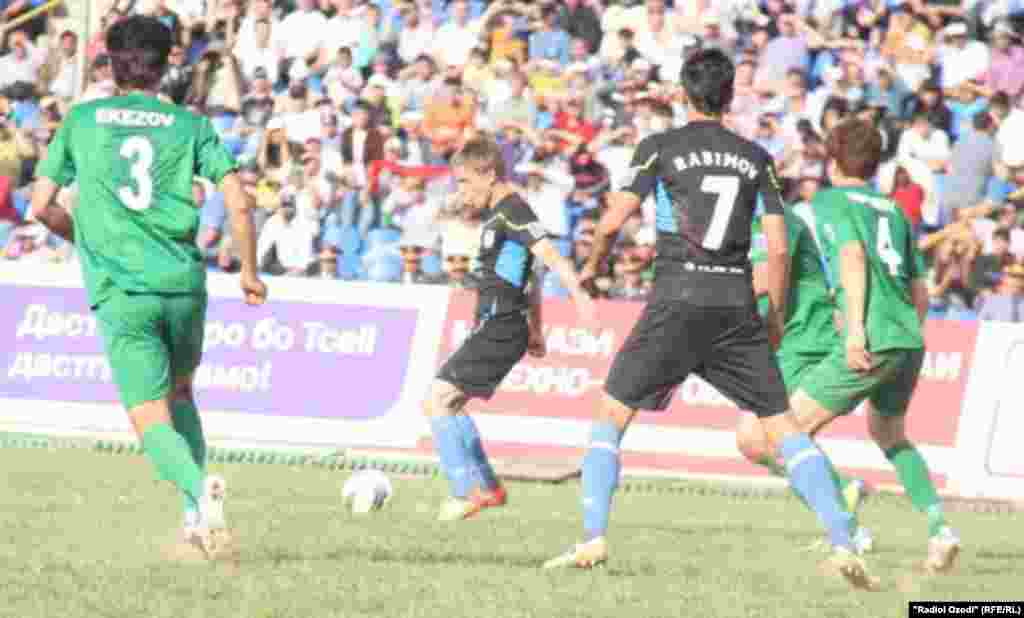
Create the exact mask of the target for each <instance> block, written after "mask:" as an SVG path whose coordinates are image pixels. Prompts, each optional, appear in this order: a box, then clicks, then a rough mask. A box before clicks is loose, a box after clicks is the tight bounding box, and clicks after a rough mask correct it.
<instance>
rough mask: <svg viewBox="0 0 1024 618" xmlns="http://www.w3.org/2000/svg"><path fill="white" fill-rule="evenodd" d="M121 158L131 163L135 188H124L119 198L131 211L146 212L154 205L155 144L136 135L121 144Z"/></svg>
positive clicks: (118, 191)
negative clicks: (153, 168) (151, 168)
mask: <svg viewBox="0 0 1024 618" xmlns="http://www.w3.org/2000/svg"><path fill="white" fill-rule="evenodd" d="M120 154H121V157H122V158H124V159H127V160H128V161H130V162H131V169H130V170H129V171H130V173H131V176H132V181H133V182H134V183H135V187H130V186H122V187H121V188H119V189H118V190H117V196H118V197H119V198H121V202H122V203H123V204H124V205H125V207H126V208H128V209H130V210H146V209H147V208H149V207H150V206H151V205H152V204H153V173H152V171H151V170H150V167H152V165H153V143H152V142H151V141H149V140H148V139H146V138H145V137H140V136H138V135H134V136H132V137H129V138H128V139H126V140H125V141H124V143H123V144H121V153H120Z"/></svg>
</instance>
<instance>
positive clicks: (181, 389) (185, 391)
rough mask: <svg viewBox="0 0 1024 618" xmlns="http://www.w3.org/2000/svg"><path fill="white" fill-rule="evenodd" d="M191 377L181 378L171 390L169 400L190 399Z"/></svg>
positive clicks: (191, 394) (191, 395)
mask: <svg viewBox="0 0 1024 618" xmlns="http://www.w3.org/2000/svg"><path fill="white" fill-rule="evenodd" d="M192 398H193V393H192V377H191V376H189V377H186V378H181V379H179V380H178V381H177V382H175V384H174V388H173V389H172V390H171V401H192Z"/></svg>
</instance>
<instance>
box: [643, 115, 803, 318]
mask: <svg viewBox="0 0 1024 618" xmlns="http://www.w3.org/2000/svg"><path fill="white" fill-rule="evenodd" d="M630 171H631V174H632V178H631V179H630V182H628V183H627V184H626V186H625V187H624V188H623V191H628V192H630V193H633V194H635V195H637V196H638V197H640V199H641V200H643V199H645V198H646V197H647V196H648V195H650V194H652V193H653V194H654V199H655V202H656V206H657V208H656V221H655V224H656V227H657V230H658V239H657V258H656V261H655V278H654V291H653V294H652V297H651V298H652V299H662V300H678V301H686V302H689V303H691V304H695V305H702V306H721V307H736V306H745V305H752V304H753V284H752V282H751V267H750V261H749V259H748V254H749V253H750V226H751V222H752V220H753V217H754V211H755V209H756V208H757V205H758V196H759V195H760V196H761V199H762V201H763V204H764V212H765V213H766V214H779V215H781V214H782V212H783V201H782V196H781V195H780V189H781V187H780V185H779V181H778V179H777V177H776V175H775V166H774V163H773V161H772V157H771V155H769V154H768V152H767V151H765V150H764V149H763V148H761V147H760V146H758V145H757V144H755V143H753V142H751V141H749V140H746V139H744V138H742V137H740V136H738V135H736V134H735V133H733V132H731V131H729V130H728V129H726V128H725V127H723V126H722V125H720V124H718V123H715V122H703V121H701V122H691V123H689V124H687V125H685V126H683V127H680V128H677V129H670V130H668V131H664V132H661V133H656V134H654V135H651V136H649V137H647V138H645V139H644V140H642V141H641V142H640V143H639V144H638V145H637V148H636V151H635V152H634V154H633V162H632V164H631V170H630Z"/></svg>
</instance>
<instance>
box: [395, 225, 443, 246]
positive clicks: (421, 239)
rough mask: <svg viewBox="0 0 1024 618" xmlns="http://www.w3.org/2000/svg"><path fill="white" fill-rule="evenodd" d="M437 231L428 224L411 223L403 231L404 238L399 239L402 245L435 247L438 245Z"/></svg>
mask: <svg viewBox="0 0 1024 618" xmlns="http://www.w3.org/2000/svg"><path fill="white" fill-rule="evenodd" d="M437 237H438V234H437V231H436V230H434V229H433V228H430V227H427V226H414V225H410V226H408V227H406V228H405V230H404V231H403V232H402V238H401V240H399V241H398V244H399V246H402V247H423V248H424V249H433V248H434V247H436V246H437Z"/></svg>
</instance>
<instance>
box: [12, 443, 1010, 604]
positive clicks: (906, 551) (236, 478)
mask: <svg viewBox="0 0 1024 618" xmlns="http://www.w3.org/2000/svg"><path fill="white" fill-rule="evenodd" d="M0 469H2V470H3V471H4V475H5V478H6V479H7V481H6V484H5V485H6V486H5V488H4V491H3V494H2V496H0V615H2V616H18V617H19V618H56V617H77V616H110V617H113V616H126V617H127V616H131V617H146V618H148V617H156V616H167V617H169V618H187V617H189V616H216V617H234V616H238V617H253V618H262V617H267V618H269V617H278V616H280V617H284V616H288V617H321V616H345V617H361V616H379V617H386V618H400V617H405V616H422V617H431V618H441V617H444V618H453V617H461V616H466V617H473V618H499V617H501V618H504V617H513V616H531V617H532V616H537V617H545V618H547V617H559V618H560V617H568V616H585V617H587V618H591V617H601V616H608V617H612V616H614V617H617V618H633V617H655V616H665V617H669V616H672V617H678V616H701V617H717V616H764V617H768V618H782V617H786V618H799V617H804V616H807V617H811V616H813V617H815V618H820V617H828V616H865V617H881V616H906V615H907V601H908V600H912V599H913V600H921V599H964V600H968V599H970V600H977V599H987V600H994V599H1000V600H1006V599H1013V598H1016V599H1020V598H1022V597H1024V588H1022V584H1024V540H1022V537H1021V535H1020V526H1019V521H1016V519H1015V518H1016V516H1014V515H1005V514H1003V515H1000V514H974V513H955V514H953V521H954V523H955V525H956V527H957V528H958V530H959V531H960V533H961V535H962V537H963V538H964V540H965V544H966V547H965V551H964V553H963V554H962V561H961V562H960V565H959V568H958V570H957V572H956V573H954V574H952V575H948V576H945V577H942V578H925V577H924V576H920V575H915V574H914V565H915V563H916V562H918V561H919V560H920V559H921V558H922V557H923V552H924V538H923V535H924V529H923V521H922V518H921V517H920V516H918V515H917V514H916V513H914V512H913V511H911V510H910V508H909V507H908V506H904V505H903V503H902V502H901V501H900V500H897V499H895V498H890V497H885V498H880V499H877V500H875V501H874V502H869V503H868V504H867V505H866V506H865V508H864V511H863V515H864V520H865V522H866V523H868V524H869V525H870V526H872V527H873V528H874V529H875V532H876V536H877V537H878V540H879V547H878V549H877V553H876V554H874V555H873V556H872V557H871V559H870V564H871V565H872V567H873V569H874V570H875V573H876V574H877V575H879V576H881V577H882V578H883V586H884V591H882V592H878V593H874V594H865V593H860V594H857V593H853V592H851V591H849V590H847V588H846V587H845V585H844V584H843V583H842V582H840V581H838V580H834V579H830V578H827V577H825V576H823V575H822V574H820V573H819V571H818V568H817V562H818V559H819V557H818V556H816V555H813V554H807V553H802V552H801V551H800V548H801V547H803V546H805V545H807V544H809V543H810V542H812V541H813V540H815V538H816V537H817V534H816V530H817V524H816V522H815V521H814V519H813V518H812V517H811V515H809V514H808V513H806V512H805V511H804V510H803V509H802V507H801V506H800V505H799V503H798V502H797V501H796V500H795V499H780V498H753V499H740V498H729V497H724V496H698V495H690V494H684V493H678V492H661V493H658V492H646V493H635V492H631V493H628V494H620V496H619V499H618V500H617V511H616V512H615V514H614V517H613V536H612V551H613V554H612V560H613V561H612V562H611V563H610V565H609V566H608V567H606V568H604V569H600V570H596V571H594V572H576V571H570V572H557V573H550V572H543V571H540V570H538V568H537V567H538V565H539V564H540V563H541V562H543V560H545V559H546V558H549V557H551V556H552V555H554V554H555V553H556V552H559V551H561V550H563V549H565V548H566V547H568V545H569V544H570V543H571V542H573V541H575V540H577V536H578V532H579V524H578V517H579V516H578V508H579V507H578V492H579V486H578V484H577V483H575V482H570V483H568V484H565V485H559V486H552V485H534V484H522V483H515V484H512V485H511V486H510V493H511V498H512V502H511V504H510V505H509V506H508V507H507V508H505V509H503V510H500V511H491V512H488V513H486V514H485V515H484V516H482V517H480V518H479V519H477V520H473V521H469V522H463V523H461V524H454V525H452V524H441V523H438V522H435V521H434V520H433V518H434V515H435V512H436V507H437V505H438V502H439V500H440V499H441V497H442V496H443V494H444V488H445V486H444V484H443V483H442V482H441V481H440V480H425V479H415V478H414V479H393V481H394V482H395V485H396V493H395V498H394V500H393V501H392V503H391V504H390V505H389V506H388V508H386V509H385V510H384V511H382V512H379V513H377V514H374V515H371V516H355V515H352V514H350V513H348V512H346V511H345V509H344V508H343V505H342V504H341V499H340V493H341V485H342V483H343V481H344V480H345V478H346V477H347V475H348V473H347V472H339V471H334V472H332V471H328V470H325V469H318V468H311V467H286V466H277V465H225V466H215V468H214V469H215V470H217V471H219V472H221V473H223V474H224V475H225V476H226V477H227V478H228V482H229V491H230V495H229V502H228V503H227V507H228V516H229V518H230V521H231V523H232V525H233V526H234V528H235V532H236V536H237V537H238V540H239V544H240V550H241V551H240V555H239V558H238V561H237V562H236V563H233V564H216V565H210V564H180V563H174V562H169V561H167V560H166V559H164V558H163V553H162V551H161V550H162V548H163V547H164V546H165V545H166V544H167V542H168V541H169V540H170V539H171V538H172V535H173V533H174V531H175V528H176V526H177V525H178V522H179V499H178V497H177V496H176V495H175V494H174V493H173V492H172V490H171V489H170V486H169V485H166V484H158V483H156V482H155V481H153V480H152V479H153V477H152V476H151V472H150V467H149V465H148V462H147V461H145V460H144V459H142V458H141V457H137V456H112V455H102V454H96V453H91V452H86V451H77V450H56V451H33V450H17V449H12V450H0Z"/></svg>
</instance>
